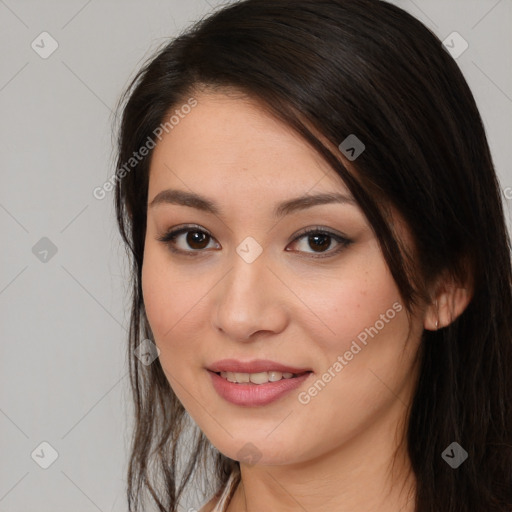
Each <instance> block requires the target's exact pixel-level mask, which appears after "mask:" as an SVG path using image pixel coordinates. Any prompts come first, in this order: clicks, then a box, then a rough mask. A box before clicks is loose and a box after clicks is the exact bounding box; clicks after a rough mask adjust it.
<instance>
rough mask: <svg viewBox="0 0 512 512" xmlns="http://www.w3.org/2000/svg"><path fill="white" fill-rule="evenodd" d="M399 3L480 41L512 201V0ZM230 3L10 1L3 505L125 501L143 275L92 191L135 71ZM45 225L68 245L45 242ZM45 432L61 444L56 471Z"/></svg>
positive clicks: (486, 102) (0, 102)
mask: <svg viewBox="0 0 512 512" xmlns="http://www.w3.org/2000/svg"><path fill="white" fill-rule="evenodd" d="M394 3H396V4H397V5H399V6H401V7H402V8H404V9H406V10H407V11H409V12H411V13H412V14H413V15H414V16H416V17H417V18H419V19H420V20H421V21H423V22H424V23H425V24H426V25H427V26H428V27H430V28H431V29H432V30H433V31H434V32H435V33H436V34H437V35H438V36H439V37H440V38H441V39H442V40H444V39H445V38H446V37H447V36H448V35H449V34H451V33H452V32H453V31H457V32H458V33H460V34H461V35H462V37H463V38H464V39H465V40H466V41H467V42H468V43H469V48H468V49H467V50H466V51H465V52H464V53H463V54H462V55H460V56H459V57H457V62H458V64H459V66H460V67H461V69H462V71H463V73H464V75H465V77H466V79H467V81H468V82H469V85H470V87H471V89H472V91H473V93H474V95H475V97H476V100H477V103H478V105H479V108H480V110H481V113H482V117H483V119H484V122H485V126H486V130H487V133H488V137H489V142H490V146H491V150H492V153H493V157H494V161H495V164H496V169H497V172H498V175H499V177H500V180H501V182H502V188H503V190H504V193H505V192H506V193H507V196H508V198H509V199H507V200H505V204H506V205H507V208H508V207H509V205H510V203H511V202H512V200H511V199H510V198H512V188H508V187H512V172H511V170H510V165H509V162H510V161H511V160H512V148H511V144H510V142H511V141H510V135H511V133H512V115H511V114H512V69H511V66H512V60H511V58H510V55H511V49H512V35H511V32H510V30H509V28H510V27H511V26H512V2H511V0H500V1H498V0H456V1H455V0H453V1H446V0H426V1H425V0H424V1H420V0H415V1H414V2H413V1H412V0H396V1H395V2H394ZM218 4H219V3H218V2H217V3H216V2H215V1H214V0H209V1H207V0H151V1H144V2H142V1H120V0H119V1H115V0H108V1H100V0H89V1H87V0H73V1H70V0H68V1H66V2H64V1H55V0H54V1H50V0H46V1H35V0H30V1H28V0H25V1H24V0H5V1H4V0H0V42H1V47H2V48H3V51H2V65H1V68H0V107H1V114H2V115H1V122H0V140H1V143H2V172H1V175H0V176H1V182H0V226H1V229H2V245H3V247H4V249H3V250H2V251H0V258H1V260H0V311H1V313H0V315H1V316H0V321H1V328H2V343H1V345H0V350H1V353H0V379H1V380H0V456H1V461H2V463H1V467H0V512H7V511H8V512H36V511H37V512H50V511H52V512H58V511H66V512H67V511H70V510H72V511H74V512H81V511H83V512H89V511H98V510H99V511H103V512H107V511H111V512H112V511H122V510H126V504H125V497H124V486H125V471H126V465H127V442H128V439H129V433H130V428H131V420H130V416H131V405H130V394H129V392H128V373H127V368H128V367H127V360H126V357H127V356H126V354H125V352H126V351H125V343H126V329H127V325H128V312H129V309H128V299H127V291H128V287H127V284H126V283H127V278H128V273H127V270H126V269H127V266H126V259H125V256H124V249H123V248H122V246H121V241H120V237H119V235H118V234H117V231H116V226H115V223H114V210H113V206H112V199H113V194H112V193H107V197H106V198H105V199H103V200H97V199H95V198H94V197H93V195H92V191H93V189H94V188H95V187H97V186H101V185H102V184H103V183H104V181H105V180H106V179H107V178H108V177H109V176H110V175H111V174H112V172H113V155H114V153H113V146H112V140H113V139H112V122H113V116H112V110H113V109H114V107H115V105H116V103H117V100H118V98H119V95H120V93H121V91H122V90H123V89H124V87H125V86H126V85H127V84H128V81H129V79H130V78H131V77H132V76H133V75H134V74H135V71H136V70H137V69H138V67H139V66H140V64H141V63H142V61H143V60H144V59H145V58H146V57H148V56H149V55H150V54H151V53H152V51H153V50H154V49H155V48H156V47H157V46H159V45H160V44H161V43H162V42H163V41H164V39H165V38H167V37H170V36H173V35H175V34H176V33H177V32H178V31H180V30H181V29H182V28H184V27H185V26H186V25H187V24H188V23H189V22H192V21H193V20H196V19H198V18H199V17H201V16H203V15H204V14H206V13H208V12H210V11H211V10H212V8H214V7H215V5H218ZM44 31H47V32H48V33H49V34H50V35H51V36H52V37H53V38H54V39H55V40H56V41H57V42H58V45H59V46H58V49H57V50H56V51H55V52H54V53H53V54H52V55H50V56H49V57H48V58H46V59H43V58H42V57H41V56H40V55H39V54H38V53H36V51H34V49H33V48H32V47H31V43H32V42H33V41H34V40H35V41H36V43H37V42H38V41H40V38H38V36H39V34H41V33H42V32H44ZM39 44H40V46H42V43H39ZM44 46H45V48H46V49H48V48H49V40H48V39H46V43H44ZM41 51H42V50H41ZM507 212H508V210H507ZM508 222H509V225H510V221H508ZM43 237H46V238H48V239H49V240H50V241H51V244H53V246H54V247H55V249H56V250H57V252H56V253H55V254H53V255H52V252H51V250H50V252H49V253H48V254H47V255H45V254H44V253H38V251H42V250H44V248H45V247H47V245H48V241H47V240H46V241H45V240H43V241H40V240H41V238H43ZM36 244H37V245H36ZM45 244H46V246H45ZM34 246H36V249H33V247H34ZM34 253H36V254H34ZM44 257H46V260H47V261H41V258H43V259H44ZM43 441H46V442H47V443H49V444H50V445H51V446H52V447H53V448H54V449H55V450H56V451H57V452H58V458H57V459H56V460H55V461H54V463H53V464H52V465H51V466H50V467H48V469H43V468H42V467H40V465H38V463H36V460H37V461H43V459H45V458H46V460H47V461H49V460H50V459H49V457H50V456H51V453H50V451H49V449H47V448H45V446H43V447H42V449H43V451H42V452H41V447H40V444H41V443H42V442H43ZM34 450H36V451H35V452H34ZM33 453H35V455H34V457H32V456H31V454H33ZM36 454H39V457H37V455H36ZM43 454H44V455H43ZM186 505H187V507H188V506H189V505H195V504H194V503H192V502H190V504H189V503H187V504H186Z"/></svg>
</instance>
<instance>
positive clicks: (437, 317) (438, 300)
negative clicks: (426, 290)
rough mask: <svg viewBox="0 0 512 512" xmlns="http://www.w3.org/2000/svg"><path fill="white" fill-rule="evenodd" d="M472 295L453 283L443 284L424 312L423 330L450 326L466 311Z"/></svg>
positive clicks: (468, 289)
mask: <svg viewBox="0 0 512 512" xmlns="http://www.w3.org/2000/svg"><path fill="white" fill-rule="evenodd" d="M472 295H473V293H472V290H471V289H470V288H463V287H461V286H460V285H457V284H456V283H454V282H453V281H450V282H445V283H443V285H442V287H441V288H440V289H439V290H438V292H437V294H436V296H435V298H434V300H433V301H432V303H431V304H429V305H428V306H427V309H426V310H425V316H424V320H423V326H424V328H425V329H428V330H430V331H437V330H438V329H441V328H443V327H447V326H448V325H450V324H451V323H452V322H453V321H454V320H455V319H456V318H457V317H458V316H459V315H460V314H462V312H463V311H464V310H465V309H466V307H467V305H468V304H469V302H470V300H471V297H472Z"/></svg>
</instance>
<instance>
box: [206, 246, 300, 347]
mask: <svg viewBox="0 0 512 512" xmlns="http://www.w3.org/2000/svg"><path fill="white" fill-rule="evenodd" d="M267 264H268V262H267V261H266V258H265V257H264V254H261V255H260V256H259V257H258V258H257V259H256V260H255V261H253V262H252V263H247V262H246V261H244V259H242V258H241V257H240V256H239V255H238V254H236V253H235V254H234V255H233V258H232V267H231V270H230V271H229V272H228V273H227V275H226V276H225V277H224V279H222V280H221V282H220V283H219V286H216V287H215V289H216V290H215V294H216V295H215V297H214V308H213V311H214V313H213V326H214V328H215V329H217V330H219V331H221V332H222V333H224V335H225V336H228V337H229V338H231V339H233V340H236V341H251V340H254V339H255V338H256V337H258V338H259V336H256V333H261V332H265V333H266V335H269V333H272V334H278V333H280V332H282V331H283V330H284V329H285V328H286V325H287V323H288V321H289V318H288V312H287V310H288V308H287V304H288V306H289V305H290V301H291V297H289V296H287V294H286V289H285V287H284V286H283V284H282V282H281V281H280V280H279V279H278V278H277V277H276V276H275V275H274V273H275V270H274V271H272V270H271V269H270V268H269V267H268V266H267ZM288 293H290V292H289V291H288Z"/></svg>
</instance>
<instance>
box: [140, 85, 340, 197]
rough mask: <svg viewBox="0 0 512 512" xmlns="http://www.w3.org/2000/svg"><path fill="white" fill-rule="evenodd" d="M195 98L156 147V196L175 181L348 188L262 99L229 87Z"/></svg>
mask: <svg viewBox="0 0 512 512" xmlns="http://www.w3.org/2000/svg"><path fill="white" fill-rule="evenodd" d="M195 98H196V100H197V105H196V106H195V107H193V108H191V109H190V111H189V113H187V114H182V116H181V117H180V118H179V122H178V123H177V124H175V125H173V127H172V129H170V130H169V131H168V133H166V132H164V134H163V136H162V139H161V140H160V141H159V142H158V143H157V145H156V147H155V149H154V152H153V156H152V159H151V169H150V197H151V193H153V195H154V194H155V193H157V192H158V190H159V189H161V188H163V187H165V186H169V185H171V184H173V185H177V184H180V185H181V186H188V187H189V188H192V189H197V188H200V189H203V190H204V189H205V188H206V189H208V190H209V191H210V194H214V193H215V192H216V191H218V192H219V193H222V192H223V191H224V193H225V191H226V188H227V187H229V189H233V188H240V187H241V188H243V187H246V188H250V189H253V190H254V188H255V187H256V188H258V187H261V188H264V189H266V190H267V191H270V190H272V191H280V192H281V193H282V194H287V193H288V192H289V193H290V194H292V193H295V194H304V193H307V192H308V191H309V190H313V189H314V190H315V191H334V190H335V191H337V192H341V193H347V194H348V192H349V191H348V189H347V187H346V186H345V185H344V183H343V181H342V180H341V178H340V177H339V176H338V175H337V174H336V173H335V172H334V171H333V170H332V168H331V167H330V166H329V165H328V164H327V163H326V162H325V161H324V160H323V159H322V158H321V157H320V156H319V155H318V154H317V153H316V152H315V151H314V150H313V149H312V148H311V147H310V146H309V145H308V144H307V143H306V142H305V141H304V140H303V139H302V138H301V137H300V136H299V135H298V134H296V133H295V132H294V131H293V130H292V128H290V127H289V126H287V125H285V124H284V123H283V122H281V121H279V120H278V119H276V118H275V117H273V116H272V115H270V114H269V113H268V112H267V111H266V110H265V109H264V108H263V107H262V106H261V104H260V103H258V102H257V101H256V100H254V99H251V98H247V97H241V96H240V95H237V96H233V95H226V94H224V93H202V94H198V95H197V96H195ZM179 108H180V106H179V105H177V106H175V107H173V111H175V110H176V109H178V110H179ZM176 119H177V118H175V120H176Z"/></svg>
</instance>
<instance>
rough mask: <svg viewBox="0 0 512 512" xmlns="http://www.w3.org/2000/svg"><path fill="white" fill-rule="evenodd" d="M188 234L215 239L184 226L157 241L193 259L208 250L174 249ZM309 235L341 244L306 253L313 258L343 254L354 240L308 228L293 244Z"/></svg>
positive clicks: (202, 231)
mask: <svg viewBox="0 0 512 512" xmlns="http://www.w3.org/2000/svg"><path fill="white" fill-rule="evenodd" d="M188 232H195V233H203V234H205V235H207V236H209V237H210V238H212V239H214V238H213V236H212V235H211V234H210V233H209V232H208V231H206V230H204V229H202V228H200V227H199V226H196V225H188V226H182V227H180V228H178V229H173V230H169V231H168V232H167V233H165V234H164V235H163V236H160V237H158V238H157V240H158V241H159V242H162V243H164V244H165V245H166V246H167V247H168V248H169V250H170V251H171V252H173V253H177V254H183V255H185V256H192V257H196V256H199V253H202V252H205V250H206V249H192V250H190V251H184V250H182V249H176V248H175V247H173V244H174V241H175V240H176V238H177V237H178V236H179V235H181V234H183V233H188ZM308 235H324V236H329V237H331V238H332V239H334V240H335V241H336V242H338V243H339V244H340V245H339V247H338V248H337V249H335V250H332V251H327V252H324V253H316V254H315V253H306V254H310V255H311V256H310V257H311V258H329V257H332V256H334V255H336V254H338V253H339V252H341V251H342V250H343V249H344V248H346V247H348V246H349V245H350V244H351V243H352V240H349V239H348V238H346V237H344V236H341V235H338V234H336V233H333V232H331V231H327V230H325V229H324V228H321V227H316V226H315V227H313V228H307V229H305V230H304V231H301V232H299V233H298V235H297V236H296V237H295V238H294V239H293V240H292V242H296V241H297V240H300V239H301V238H304V237H306V236H308ZM290 252H304V251H290ZM325 254H326V255H325Z"/></svg>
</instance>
